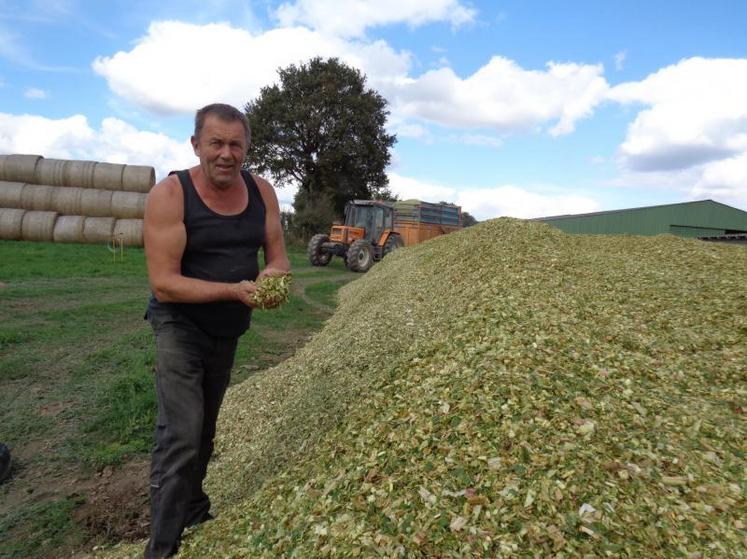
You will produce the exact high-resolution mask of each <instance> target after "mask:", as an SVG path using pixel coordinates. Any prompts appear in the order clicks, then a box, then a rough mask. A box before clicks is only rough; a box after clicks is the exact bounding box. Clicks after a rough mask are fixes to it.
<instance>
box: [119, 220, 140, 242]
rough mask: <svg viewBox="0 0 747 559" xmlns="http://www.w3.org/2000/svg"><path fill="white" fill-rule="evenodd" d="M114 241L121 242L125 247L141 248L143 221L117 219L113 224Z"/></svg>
mask: <svg viewBox="0 0 747 559" xmlns="http://www.w3.org/2000/svg"><path fill="white" fill-rule="evenodd" d="M113 235H114V240H116V241H122V242H123V243H124V244H125V246H133V247H141V246H143V220H142V219H118V220H117V222H116V223H115V224H114V233H113Z"/></svg>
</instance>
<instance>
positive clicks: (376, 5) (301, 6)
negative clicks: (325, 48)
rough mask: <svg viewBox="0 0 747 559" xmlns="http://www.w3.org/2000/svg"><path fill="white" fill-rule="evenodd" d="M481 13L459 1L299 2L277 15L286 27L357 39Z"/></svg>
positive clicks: (282, 8)
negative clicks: (369, 32)
mask: <svg viewBox="0 0 747 559" xmlns="http://www.w3.org/2000/svg"><path fill="white" fill-rule="evenodd" d="M476 14H477V12H476V11H475V10H474V9H472V8H469V7H467V6H465V5H464V4H463V3H462V2H460V1H459V0H378V1H377V2H371V1H370V0H344V1H340V0H297V1H296V2H295V3H289V2H288V3H285V4H282V5H281V6H280V7H279V8H278V9H277V11H276V12H275V16H276V18H277V20H278V21H279V22H280V24H281V25H282V26H293V25H298V24H301V25H306V26H309V27H311V28H312V29H316V30H319V31H322V32H324V33H327V34H332V35H338V36H341V37H357V36H361V35H363V34H364V33H365V31H366V29H367V28H368V27H374V26H381V25H391V24H396V23H404V24H407V25H410V26H413V27H416V26H420V25H425V24H428V23H433V22H438V21H446V22H449V23H450V24H451V25H453V26H459V25H463V24H466V23H469V22H472V21H473V20H474V18H475V15H476Z"/></svg>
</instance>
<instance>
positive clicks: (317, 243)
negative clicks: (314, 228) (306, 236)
mask: <svg viewBox="0 0 747 559" xmlns="http://www.w3.org/2000/svg"><path fill="white" fill-rule="evenodd" d="M327 241H329V237H328V236H327V235H325V234H324V233H318V234H316V235H314V236H313V237H311V240H310V241H309V247H308V249H307V253H308V255H309V262H311V265H312V266H326V265H327V264H329V261H330V259H331V258H332V255H331V254H330V253H328V252H324V250H323V248H322V245H323V244H324V243H326V242H327Z"/></svg>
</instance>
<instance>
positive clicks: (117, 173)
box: [93, 163, 125, 190]
mask: <svg viewBox="0 0 747 559" xmlns="http://www.w3.org/2000/svg"><path fill="white" fill-rule="evenodd" d="M124 170H125V166H124V165H119V164H116V163H97V164H96V168H95V169H94V171H93V188H101V189H103V190H121V189H122V173H123V172H124Z"/></svg>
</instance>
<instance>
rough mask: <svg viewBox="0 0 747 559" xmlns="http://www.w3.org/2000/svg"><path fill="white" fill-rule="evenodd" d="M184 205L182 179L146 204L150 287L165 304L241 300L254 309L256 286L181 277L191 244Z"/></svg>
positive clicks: (168, 182) (162, 186)
mask: <svg viewBox="0 0 747 559" xmlns="http://www.w3.org/2000/svg"><path fill="white" fill-rule="evenodd" d="M183 215H184V202H183V195H182V189H181V186H180V184H179V179H178V178H177V177H176V176H174V175H172V176H170V177H167V178H166V179H164V180H163V181H161V182H159V183H158V184H157V185H155V186H154V187H153V188H152V189H151V191H150V193H149V194H148V198H147V199H146V202H145V219H144V221H143V237H144V242H145V257H146V260H147V263H148V278H149V280H150V287H151V289H152V291H153V294H154V295H155V297H156V299H158V300H159V301H160V302H162V303H208V302H211V301H228V300H238V301H241V302H242V303H244V304H246V305H249V306H254V304H253V303H252V300H251V297H250V296H251V293H252V292H253V291H254V289H255V286H254V284H253V283H252V282H249V281H242V282H239V283H220V282H212V281H205V280H200V279H195V278H188V277H186V276H183V275H182V273H181V260H182V256H183V254H184V249H185V247H186V243H187V232H186V230H185V228H184V223H183Z"/></svg>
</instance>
